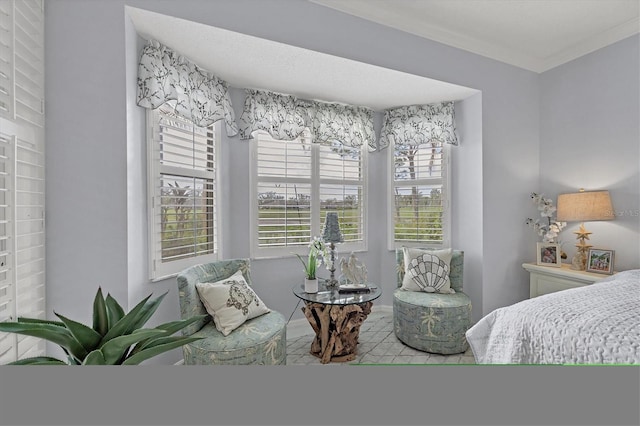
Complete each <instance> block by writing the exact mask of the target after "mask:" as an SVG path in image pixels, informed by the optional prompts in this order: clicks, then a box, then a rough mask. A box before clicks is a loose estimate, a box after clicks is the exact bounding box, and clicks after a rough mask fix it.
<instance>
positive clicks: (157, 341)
mask: <svg viewBox="0 0 640 426" xmlns="http://www.w3.org/2000/svg"><path fill="white" fill-rule="evenodd" d="M167 293H168V292H166V293H164V294H162V295H160V296H159V297H157V298H155V299H151V296H152V295H151V294H150V295H149V296H147V297H146V298H144V299H143V300H142V301H141V302H140V303H138V304H137V305H136V306H135V307H134V308H133V309H132V310H131V311H129V313H127V314H125V313H124V310H123V309H122V306H120V304H119V303H118V302H117V301H116V300H115V299H114V298H113V297H111V295H110V294H107V297H106V298H105V297H103V296H102V289H101V288H98V292H97V294H96V297H95V299H94V301H93V327H88V326H86V325H84V324H82V323H79V322H76V321H72V320H70V319H69V318H66V317H64V316H62V315H60V314H58V313H55V312H54V314H55V315H56V316H57V317H58V318H59V319H60V321H48V320H41V319H34V318H23V317H20V318H18V320H17V321H15V322H2V323H0V331H4V332H9V333H17V334H24V335H27V336H34V337H39V338H42V339H45V340H49V341H50V342H53V343H55V344H57V345H58V346H60V347H61V348H62V350H64V352H65V353H66V354H67V357H68V361H67V362H65V361H63V360H60V359H57V358H53V357H48V356H41V357H33V358H25V359H22V360H18V361H14V362H12V363H11V364H13V365H45V364H48V365H115V364H123V365H135V364H140V362H142V361H144V360H146V359H149V358H151V357H154V356H156V355H159V354H161V353H163V352H166V351H169V350H171V349H175V348H178V347H180V346H182V345H185V344H187V343H190V342H193V341H196V340H199V339H201V337H188V336H172V334H174V333H176V332H177V331H179V330H182V329H183V328H185V327H187V326H188V325H189V324H191V323H193V322H196V321H198V320H200V319H202V318H204V317H205V316H206V315H201V316H195V317H191V318H189V319H186V320H180V321H173V322H168V323H165V324H162V325H159V326H157V327H155V328H142V326H144V324H145V323H146V322H147V321H148V320H149V318H151V316H152V315H153V314H154V312H155V311H156V309H158V306H159V305H160V302H162V299H163V298H164V297H165V296H166V295H167Z"/></svg>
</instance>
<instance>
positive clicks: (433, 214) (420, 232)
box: [388, 141, 449, 249]
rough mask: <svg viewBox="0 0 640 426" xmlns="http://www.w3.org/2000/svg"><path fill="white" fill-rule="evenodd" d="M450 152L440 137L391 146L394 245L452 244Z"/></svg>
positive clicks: (392, 235) (391, 221) (390, 195)
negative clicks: (431, 140)
mask: <svg viewBox="0 0 640 426" xmlns="http://www.w3.org/2000/svg"><path fill="white" fill-rule="evenodd" d="M447 152H448V148H445V147H443V144H442V143H441V142H437V141H435V142H431V143H428V144H422V145H412V146H393V149H389V157H390V169H391V173H390V178H391V179H392V182H391V185H390V191H389V203H388V205H389V208H390V211H389V215H388V217H389V218H391V220H390V229H389V234H390V237H389V241H390V244H389V245H390V247H389V248H390V249H394V248H396V247H400V246H403V245H407V246H411V245H414V246H415V245H420V246H435V247H438V246H443V245H446V244H448V241H449V226H448V223H449V221H448V214H449V208H448V200H449V194H448V192H447V191H448V186H447V175H448V171H449V167H448V156H447Z"/></svg>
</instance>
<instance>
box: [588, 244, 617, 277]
mask: <svg viewBox="0 0 640 426" xmlns="http://www.w3.org/2000/svg"><path fill="white" fill-rule="evenodd" d="M614 255H615V251H614V250H605V249H597V248H590V249H589V252H588V253H587V272H595V273H597V274H606V275H611V274H613V263H614Z"/></svg>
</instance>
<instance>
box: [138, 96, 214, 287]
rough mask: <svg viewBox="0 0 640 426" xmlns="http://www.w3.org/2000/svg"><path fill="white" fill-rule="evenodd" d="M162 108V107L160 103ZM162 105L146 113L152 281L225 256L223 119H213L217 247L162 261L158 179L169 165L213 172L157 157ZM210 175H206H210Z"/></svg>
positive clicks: (182, 172) (174, 170)
mask: <svg viewBox="0 0 640 426" xmlns="http://www.w3.org/2000/svg"><path fill="white" fill-rule="evenodd" d="M159 108H160V107H159ZM159 108H157V109H154V110H152V109H148V110H147V115H146V122H147V138H146V139H147V212H148V215H147V233H148V244H149V246H148V253H149V268H148V269H149V280H150V281H151V282H157V281H162V280H165V279H167V278H172V277H175V276H177V275H178V274H179V273H180V272H182V271H183V270H184V269H186V268H188V267H190V266H194V265H198V264H200V263H209V262H213V261H216V260H218V259H221V258H222V248H223V239H222V232H221V231H222V228H221V223H222V217H221V216H222V205H221V204H222V203H221V198H220V195H221V190H220V176H221V172H220V163H221V155H220V146H221V143H220V141H221V137H222V130H221V125H220V123H221V122H220V121H217V122H215V123H213V124H212V125H211V126H210V127H211V130H212V133H213V135H214V137H213V139H214V141H213V146H214V148H213V149H214V160H213V162H214V169H215V170H214V172H213V176H212V178H213V180H214V181H213V191H214V196H213V199H214V202H215V207H214V210H215V213H214V218H213V226H214V229H213V233H214V236H215V238H216V240H215V249H214V252H213V253H206V254H201V255H195V256H191V257H187V258H184V259H178V260H173V261H170V262H162V238H161V237H160V229H158V226H159V223H157V221H156V220H155V218H156V217H157V215H159V212H158V210H159V209H160V207H161V204H160V200H161V194H160V193H159V190H160V188H159V185H158V184H157V182H158V180H159V179H160V178H161V175H162V174H163V173H162V170H163V169H166V170H167V171H170V173H169V174H172V175H179V176H185V177H195V178H203V175H206V174H207V173H211V172H204V173H203V172H202V171H198V170H191V171H189V169H186V168H180V167H177V166H162V165H161V164H160V161H156V158H159V155H156V154H157V153H159V152H160V147H159V146H158V144H156V143H155V142H156V141H158V140H159V135H158V130H159V129H158V123H157V117H158V115H157V114H159ZM208 178H209V177H206V179H208Z"/></svg>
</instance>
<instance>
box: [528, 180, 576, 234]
mask: <svg viewBox="0 0 640 426" xmlns="http://www.w3.org/2000/svg"><path fill="white" fill-rule="evenodd" d="M531 200H532V201H533V202H534V203H535V204H536V205H537V206H538V211H540V216H542V217H543V218H546V223H544V219H543V222H542V223H541V222H540V219H536V220H533V219H531V218H527V221H526V224H527V225H529V226H530V227H531V228H533V229H534V230H535V231H536V232H537V233H538V235H539V236H541V237H542V241H543V242H545V243H558V240H557V238H558V234H559V233H560V231H562V228H564V227H565V226H567V222H558V221H557V220H555V219H552V217H553V216H554V213H555V212H556V210H557V209H556V208H555V207H554V205H553V200H552V199H550V198H544V195H543V194H537V193H535V192H532V193H531Z"/></svg>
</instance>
